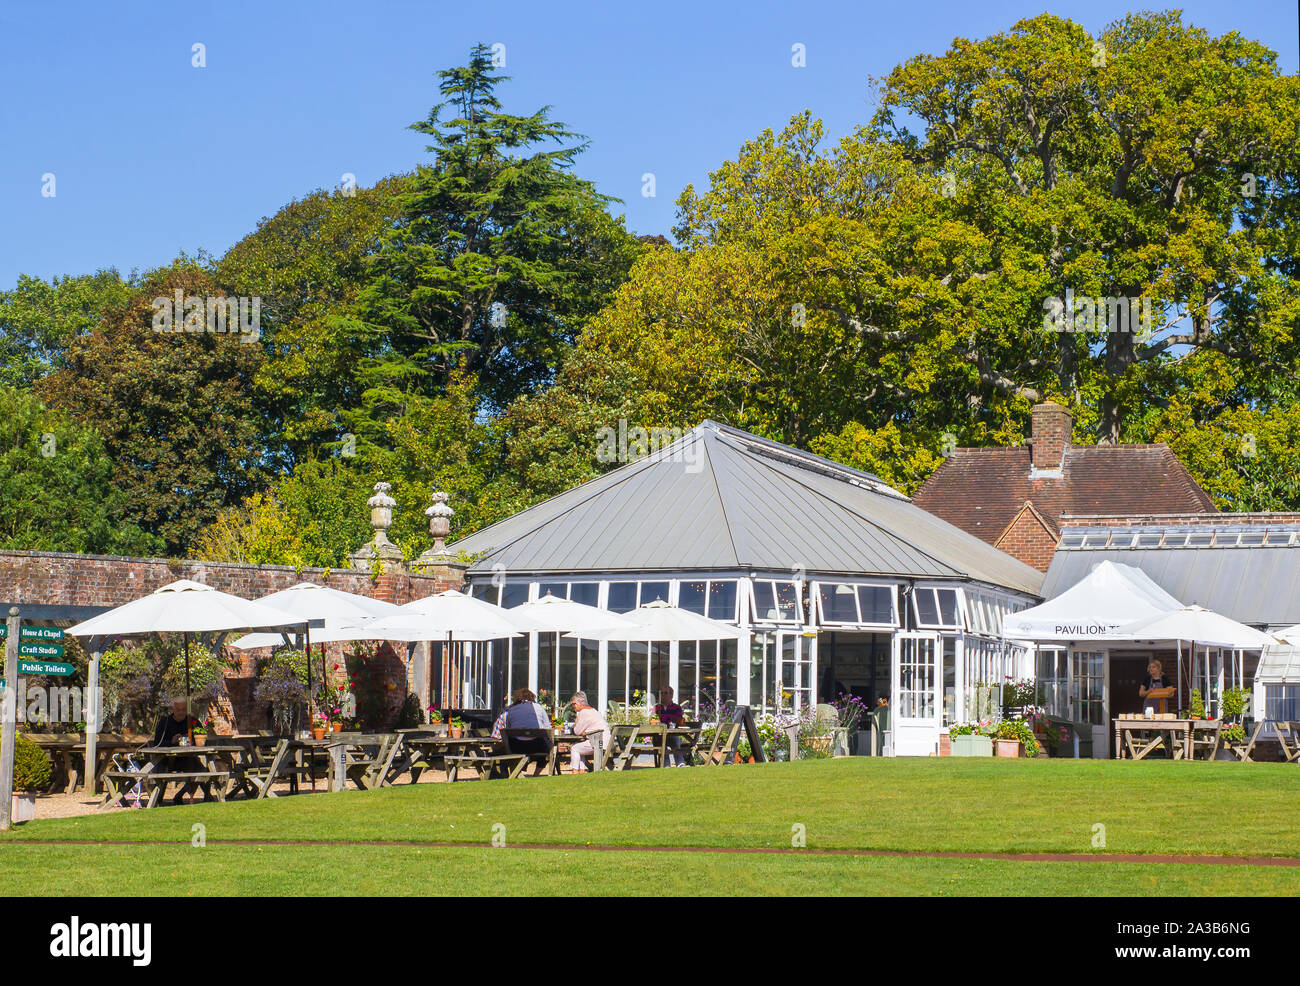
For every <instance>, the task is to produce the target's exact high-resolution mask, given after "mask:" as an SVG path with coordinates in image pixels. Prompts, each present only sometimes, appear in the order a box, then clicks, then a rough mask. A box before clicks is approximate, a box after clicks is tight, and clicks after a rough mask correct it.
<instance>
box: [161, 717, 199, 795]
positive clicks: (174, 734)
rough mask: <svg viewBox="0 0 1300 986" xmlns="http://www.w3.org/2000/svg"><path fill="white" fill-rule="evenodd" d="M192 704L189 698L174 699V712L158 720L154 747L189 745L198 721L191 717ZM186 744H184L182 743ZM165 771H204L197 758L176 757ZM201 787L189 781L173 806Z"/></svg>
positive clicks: (164, 767)
mask: <svg viewBox="0 0 1300 986" xmlns="http://www.w3.org/2000/svg"><path fill="white" fill-rule="evenodd" d="M189 707H190V702H189V699H187V698H181V697H179V696H177V697H176V698H174V699H172V710H171V712H169V713H166V714H164V715H163V717H162V718H161V719H159V720H158V725H157V727H156V728H155V729H154V731H153V745H154V746H184V745H186V744H188V743H189V741H190V739H189V737H190V728H191V727H192V726H194V725H195V724H196V723H197V722H198V720H197V719H195V718H194V717H193V716H191V715H189V712H188V710H189ZM182 740H184V741H185V742H184V743H182V742H181V741H182ZM161 769H162V770H163V771H186V770H193V771H198V770H202V769H203V765H202V764H201V763H199V761H198V758H197V757H174V758H172V759H171V760H170V762H169V763H167V764H165V765H164V766H163V767H162V768H161ZM198 788H199V785H198V783H197V782H195V781H189V782H187V783H186V784H185V785H183V786H182V787H181V789H180V790H179V791H177V792H176V795H175V797H173V798H172V804H174V805H178V804H181V803H182V800H183V799H184V798H185V797H187V796H189V795H192V794H193V793H194V792H195V791H197V790H198Z"/></svg>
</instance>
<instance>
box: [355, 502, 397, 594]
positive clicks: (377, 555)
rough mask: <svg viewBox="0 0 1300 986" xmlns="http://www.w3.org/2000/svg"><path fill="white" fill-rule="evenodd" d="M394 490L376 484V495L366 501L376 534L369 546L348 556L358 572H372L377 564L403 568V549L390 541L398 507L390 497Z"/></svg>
mask: <svg viewBox="0 0 1300 986" xmlns="http://www.w3.org/2000/svg"><path fill="white" fill-rule="evenodd" d="M392 488H393V487H392V484H391V483H376V484H375V486H374V489H375V495H374V496H372V497H371V498H370V499H369V500H367V501H366V506H367V507H369V508H370V526H371V528H373V529H374V532H375V533H374V536H373V537H372V538H371V539H370V543H369V544H365V545H362V546H361V547H360V548H358V549H357V550H356V551H354V552H353V553H352V554H351V555H349V556H348V560H349V561H350V562H351V563H352V567H353V568H354V569H357V570H358V571H363V572H364V571H371V570H373V569H374V566H375V563H376V562H379V563H381V564H382V565H383V566H384V567H385V568H388V569H401V567H402V549H401V548H399V547H398V546H397V545H395V544H393V542H392V541H390V540H388V529H389V528H390V527H392V526H393V507H395V506H397V501H396V500H394V499H393V498H392V497H391V496H389V495H388V491H389V490H390V489H392Z"/></svg>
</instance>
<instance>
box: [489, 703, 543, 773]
mask: <svg viewBox="0 0 1300 986" xmlns="http://www.w3.org/2000/svg"><path fill="white" fill-rule="evenodd" d="M512 697H513V699H514V701H513V702H512V703H511V705H510V708H508V709H506V712H505V723H504V724H503V725H502V727H501V728H502V730H503V731H504V730H509V729H536V730H539V731H542V732H543V733H544V735H542V736H537V737H534V738H531V739H516V738H514V737H509V736H507V737H505V740H506V747H507V748H508V749H509V750H510V752H511V753H527V754H530V756H531V759H532V760H533V761H534V763H536V764H537V771H536V772H537V773H540V772H541V769H542V763H543V761H546V762H549V760H550V755H551V750H552V749H553V748H554V746H555V736H554V734H552V732H551V714H550V713H549V712H547V711H546V709H545V707H543V706H541V705H538V704H537V696H536V695H534V694H533V693H532V692H531V691H529V690H528V689H527V688H520V689H518V690H517V691H516V692H515V693H514V695H513V696H512Z"/></svg>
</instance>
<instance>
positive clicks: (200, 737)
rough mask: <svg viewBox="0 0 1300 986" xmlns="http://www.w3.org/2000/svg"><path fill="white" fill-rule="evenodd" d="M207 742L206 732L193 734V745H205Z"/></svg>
mask: <svg viewBox="0 0 1300 986" xmlns="http://www.w3.org/2000/svg"><path fill="white" fill-rule="evenodd" d="M207 744H208V734H207V733H195V734H194V745H195V746H207Z"/></svg>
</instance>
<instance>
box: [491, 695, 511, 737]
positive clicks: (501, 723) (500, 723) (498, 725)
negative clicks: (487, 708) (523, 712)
mask: <svg viewBox="0 0 1300 986" xmlns="http://www.w3.org/2000/svg"><path fill="white" fill-rule="evenodd" d="M508 715H510V699H506V707H505V708H504V709H502V710H501V714H500V715H499V716H497V719H496V722H494V723H492V738H493V739H494V740H499V739H500V738H501V730H503V729H505V728H506V717H507V716H508Z"/></svg>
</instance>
